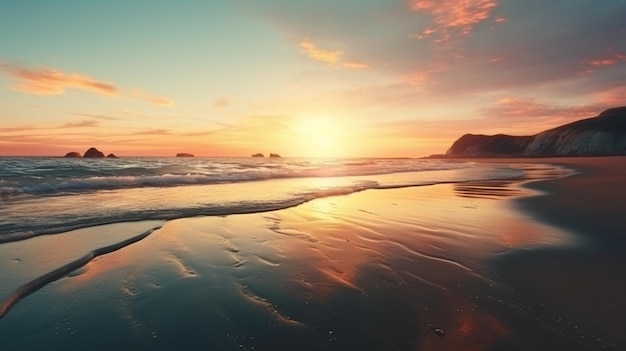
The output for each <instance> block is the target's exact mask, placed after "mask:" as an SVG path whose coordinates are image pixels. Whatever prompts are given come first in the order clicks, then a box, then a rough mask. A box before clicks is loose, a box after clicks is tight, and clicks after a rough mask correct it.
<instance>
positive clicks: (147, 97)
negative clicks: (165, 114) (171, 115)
mask: <svg viewBox="0 0 626 351" xmlns="http://www.w3.org/2000/svg"><path fill="white" fill-rule="evenodd" d="M129 95H130V96H131V97H134V98H137V99H140V100H144V101H148V102H151V103H153V104H155V105H159V106H164V107H170V106H173V105H174V100H172V99H168V98H165V97H161V96H154V95H151V94H148V93H146V92H145V91H141V90H139V89H131V90H130V93H129Z"/></svg>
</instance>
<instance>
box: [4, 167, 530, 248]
mask: <svg viewBox="0 0 626 351" xmlns="http://www.w3.org/2000/svg"><path fill="white" fill-rule="evenodd" d="M523 175H524V171H523V170H522V169H519V168H514V167H510V166H502V165H479V164H476V163H473V162H449V161H448V162H447V161H443V160H427V159H412V158H393V159H373V158H350V159H346V158H341V159H326V158H323V159H299V158H293V159H291V158H284V159H283V158H273V159H270V158H156V157H128V158H119V159H110V158H105V159H72V158H60V157H28V158H20V157H3V158H0V204H2V206H0V242H7V241H14V240H21V239H26V238H29V237H33V236H38V235H42V234H56V233H62V232H66V231H70V230H75V229H79V228H85V227H91V226H97V225H102V224H111V223H120V222H134V221H141V220H170V219H175V218H186V217H195V216H226V215H230V214H242V213H257V212H265V211H271V210H277V209H284V208H288V207H293V206H296V205H299V204H302V203H304V202H307V201H310V200H312V199H315V198H320V197H326V196H331V195H345V194H350V193H354V192H358V191H362V190H367V189H382V188H393V187H410V186H427V185H434V184H440V183H455V182H467V181H476V180H488V179H510V178H521V177H522V176H523Z"/></svg>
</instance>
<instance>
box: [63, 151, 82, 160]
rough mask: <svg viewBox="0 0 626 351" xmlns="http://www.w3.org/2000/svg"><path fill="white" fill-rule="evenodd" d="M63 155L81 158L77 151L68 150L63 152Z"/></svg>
mask: <svg viewBox="0 0 626 351" xmlns="http://www.w3.org/2000/svg"><path fill="white" fill-rule="evenodd" d="M63 157H68V158H81V157H83V156H82V155H81V154H80V152H77V151H72V152H68V153H66V154H65V156H63Z"/></svg>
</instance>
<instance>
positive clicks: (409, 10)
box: [0, 0, 626, 157]
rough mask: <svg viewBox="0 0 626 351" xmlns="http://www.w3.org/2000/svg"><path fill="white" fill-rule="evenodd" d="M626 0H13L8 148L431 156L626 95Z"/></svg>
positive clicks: (0, 82) (4, 108)
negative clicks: (466, 139) (467, 137)
mask: <svg viewBox="0 0 626 351" xmlns="http://www.w3.org/2000/svg"><path fill="white" fill-rule="evenodd" d="M625 18H626V1H623V0H602V1H598V0H551V1H545V0H525V1H519V0H316V1H293V0H264V1H258V0H188V1H173V0H167V1H166V0H127V1H121V0H120V1H115V0H111V1H95V0H94V1H92V0H87V1H85V0H55V1H45V0H32V1H6V0H0V156H61V155H64V154H65V153H67V152H70V151H78V152H81V153H82V152H84V151H85V150H86V149H87V148H89V147H92V146H94V147H97V148H98V149H99V150H101V151H103V152H104V153H105V154H108V153H114V154H116V155H118V156H174V155H175V154H176V153H179V152H187V153H192V154H195V155H196V156H219V157H222V156H223V157H228V156H235V157H237V156H250V155H251V154H253V153H257V152H261V153H264V154H266V155H267V154H269V153H270V152H273V153H278V154H280V155H282V156H283V157H421V156H427V155H431V154H440V153H445V152H446V150H447V149H448V147H449V146H450V145H451V144H452V143H453V142H454V140H456V139H457V138H459V137H460V136H461V135H463V134H466V133H474V134H497V133H505V134H512V135H532V134H535V133H538V132H540V131H542V130H546V129H549V128H552V127H556V126H558V125H561V124H565V123H569V122H572V121H575V120H578V119H582V118H587V117H592V116H596V115H597V114H598V113H600V112H602V111H603V110H605V109H607V108H610V107H616V106H624V105H626V21H625V20H624V19H625Z"/></svg>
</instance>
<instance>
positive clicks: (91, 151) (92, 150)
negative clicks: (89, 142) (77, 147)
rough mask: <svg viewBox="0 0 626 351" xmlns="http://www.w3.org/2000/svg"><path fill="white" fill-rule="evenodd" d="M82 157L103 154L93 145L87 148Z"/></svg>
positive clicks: (100, 155) (101, 155)
mask: <svg viewBox="0 0 626 351" xmlns="http://www.w3.org/2000/svg"><path fill="white" fill-rule="evenodd" d="M83 157H86V158H100V157H104V154H103V153H102V152H101V151H99V150H98V149H96V148H95V147H92V148H90V149H89V150H87V152H85V155H83Z"/></svg>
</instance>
